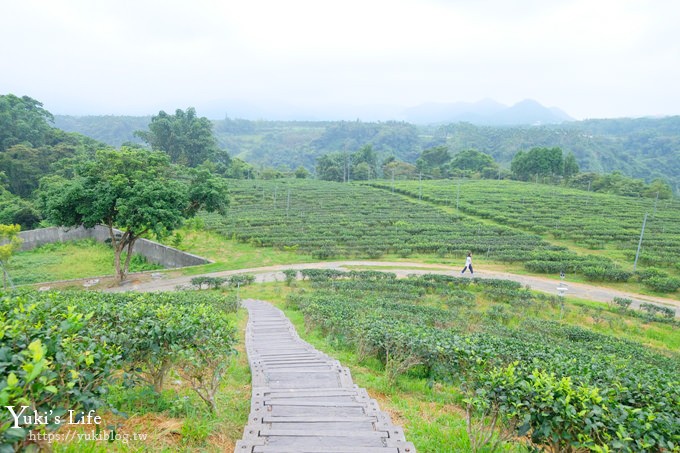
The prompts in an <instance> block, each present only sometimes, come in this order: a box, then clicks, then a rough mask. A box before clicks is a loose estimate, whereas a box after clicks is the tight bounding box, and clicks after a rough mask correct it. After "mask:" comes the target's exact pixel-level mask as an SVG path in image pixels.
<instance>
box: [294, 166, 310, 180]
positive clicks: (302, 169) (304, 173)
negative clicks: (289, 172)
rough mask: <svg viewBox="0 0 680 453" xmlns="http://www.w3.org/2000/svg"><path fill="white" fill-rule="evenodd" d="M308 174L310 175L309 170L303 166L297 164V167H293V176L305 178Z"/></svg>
mask: <svg viewBox="0 0 680 453" xmlns="http://www.w3.org/2000/svg"><path fill="white" fill-rule="evenodd" d="M309 176H310V175H309V171H308V170H307V169H306V168H305V167H303V166H299V167H298V168H296V169H295V177H296V178H298V179H305V178H309Z"/></svg>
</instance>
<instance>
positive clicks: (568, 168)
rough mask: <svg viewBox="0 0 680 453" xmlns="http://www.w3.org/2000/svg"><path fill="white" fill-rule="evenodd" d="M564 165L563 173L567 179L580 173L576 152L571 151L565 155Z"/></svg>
mask: <svg viewBox="0 0 680 453" xmlns="http://www.w3.org/2000/svg"><path fill="white" fill-rule="evenodd" d="M562 166H563V169H562V174H563V176H564V177H565V178H566V179H569V178H571V177H572V176H574V175H576V174H578V172H579V170H580V169H579V167H578V162H576V156H574V153H572V152H569V154H567V155H566V156H565V157H564V163H563V165H562Z"/></svg>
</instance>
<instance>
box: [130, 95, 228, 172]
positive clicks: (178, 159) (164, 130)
mask: <svg viewBox="0 0 680 453" xmlns="http://www.w3.org/2000/svg"><path fill="white" fill-rule="evenodd" d="M135 135H137V136H138V137H140V138H141V139H142V140H144V141H145V142H146V143H148V144H149V145H150V146H151V149H153V150H156V151H163V152H166V153H167V154H168V156H170V160H171V161H172V162H173V163H176V164H182V165H186V166H189V167H197V166H199V165H200V164H202V163H203V162H205V161H206V160H213V161H219V162H222V163H225V161H226V162H227V163H228V162H229V156H228V155H227V154H226V152H224V151H223V150H220V149H219V147H218V146H217V141H216V140H215V137H214V136H213V131H212V123H211V122H210V120H209V119H208V118H205V117H202V118H198V117H197V116H196V110H195V109H194V108H193V107H189V108H188V109H187V110H186V112H185V111H183V110H182V109H177V110H176V111H175V115H174V116H173V115H168V114H167V113H165V112H164V111H162V110H161V111H160V112H159V113H158V115H156V116H153V117H152V118H151V123H150V124H149V130H148V131H136V132H135Z"/></svg>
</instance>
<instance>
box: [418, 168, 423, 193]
mask: <svg viewBox="0 0 680 453" xmlns="http://www.w3.org/2000/svg"><path fill="white" fill-rule="evenodd" d="M418 199H419V200H422V199H423V172H422V171H421V172H420V175H419V176H418Z"/></svg>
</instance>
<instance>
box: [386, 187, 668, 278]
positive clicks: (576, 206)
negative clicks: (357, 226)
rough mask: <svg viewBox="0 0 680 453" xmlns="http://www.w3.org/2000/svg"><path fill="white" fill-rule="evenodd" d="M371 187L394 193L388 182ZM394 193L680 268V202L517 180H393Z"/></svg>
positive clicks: (618, 255) (619, 255)
mask: <svg viewBox="0 0 680 453" xmlns="http://www.w3.org/2000/svg"><path fill="white" fill-rule="evenodd" d="M374 186H379V187H382V188H383V189H386V190H389V191H391V190H392V186H393V185H392V183H391V182H389V181H383V182H377V183H374ZM394 190H395V191H396V192H399V193H403V194H407V195H409V196H411V197H414V198H422V199H423V200H426V201H430V202H433V203H436V204H439V205H447V206H451V207H453V208H456V207H457V208H458V209H459V210H460V212H462V213H466V214H470V215H473V216H475V217H478V218H481V219H490V220H493V221H494V222H497V223H499V224H502V225H509V226H512V227H515V228H519V229H521V230H523V231H526V232H528V233H535V234H540V235H549V236H550V237H553V238H556V239H566V240H569V241H573V243H575V244H576V245H578V246H582V247H586V248H589V249H593V250H600V249H606V250H607V252H608V254H610V256H613V257H616V258H617V259H621V260H622V261H626V262H628V263H630V264H632V263H633V260H634V258H635V252H636V250H637V245H638V241H639V239H640V229H641V227H642V222H643V218H644V215H645V213H648V214H649V215H648V218H647V224H646V228H645V235H644V242H643V248H642V252H641V255H640V261H639V263H640V264H641V265H650V266H659V267H666V268H675V269H680V200H677V199H671V200H658V201H656V200H655V199H649V198H631V197H622V196H616V195H607V194H600V193H591V192H586V191H582V190H576V189H567V188H561V187H555V186H547V185H542V184H532V183H524V182H518V181H492V180H491V181H490V180H462V181H460V180H456V181H443V180H439V181H423V182H422V184H421V183H419V182H418V181H397V182H395V183H394Z"/></svg>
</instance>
